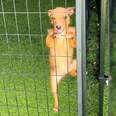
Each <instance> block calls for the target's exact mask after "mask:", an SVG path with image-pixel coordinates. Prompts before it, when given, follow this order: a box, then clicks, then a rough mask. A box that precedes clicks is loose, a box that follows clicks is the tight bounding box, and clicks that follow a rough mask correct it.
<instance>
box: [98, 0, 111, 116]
mask: <svg viewBox="0 0 116 116" xmlns="http://www.w3.org/2000/svg"><path fill="white" fill-rule="evenodd" d="M110 7H111V5H110V0H101V30H100V72H99V80H100V83H99V116H103V107H104V106H103V98H104V84H105V81H106V78H105V77H104V76H107V77H108V78H107V79H108V81H109V84H110V79H111V71H110V70H111V69H110V68H111V66H110V56H111V53H110V43H111V42H110V41H111V40H110V39H111V36H110V31H111V30H110V28H111V27H110V25H111V24H110V20H111V19H110V13H111V12H110ZM109 88H110V85H109ZM109 91H110V89H109ZM109 94H110V92H109ZM108 97H109V95H108ZM109 107H110V105H109ZM108 110H109V108H108ZM108 114H110V110H109V112H108Z"/></svg>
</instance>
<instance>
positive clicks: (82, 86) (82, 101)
mask: <svg viewBox="0 0 116 116" xmlns="http://www.w3.org/2000/svg"><path fill="white" fill-rule="evenodd" d="M76 30H77V64H78V65H77V72H78V74H77V76H78V81H77V83H78V116H87V111H86V99H87V98H86V92H87V90H86V0H76Z"/></svg>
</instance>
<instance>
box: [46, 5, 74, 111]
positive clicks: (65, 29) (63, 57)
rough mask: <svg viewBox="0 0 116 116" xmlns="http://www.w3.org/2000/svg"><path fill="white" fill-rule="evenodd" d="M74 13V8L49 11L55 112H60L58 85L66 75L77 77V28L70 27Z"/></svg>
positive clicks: (48, 41) (59, 8)
mask: <svg viewBox="0 0 116 116" xmlns="http://www.w3.org/2000/svg"><path fill="white" fill-rule="evenodd" d="M73 13H74V8H73V7H69V8H62V7H57V8H55V9H52V10H49V11H48V15H49V17H50V20H51V23H52V25H53V28H52V29H50V30H49V32H48V35H47V38H46V45H47V47H48V48H49V50H50V53H49V62H50V79H51V89H52V93H53V97H54V109H53V110H54V111H55V112H58V93H57V86H58V83H59V82H60V80H61V79H62V78H63V77H64V76H65V75H66V74H70V75H72V76H76V60H75V59H73V53H74V48H75V47H76V38H75V35H76V34H75V28H74V27H71V26H69V24H70V16H71V15H73Z"/></svg>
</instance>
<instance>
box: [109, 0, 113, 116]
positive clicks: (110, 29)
mask: <svg viewBox="0 0 116 116" xmlns="http://www.w3.org/2000/svg"><path fill="white" fill-rule="evenodd" d="M108 7H109V8H108V15H109V18H108V22H109V23H108V24H109V25H108V32H109V34H108V40H109V92H108V116H111V80H112V75H111V39H112V32H111V31H112V10H113V8H112V0H109V5H108Z"/></svg>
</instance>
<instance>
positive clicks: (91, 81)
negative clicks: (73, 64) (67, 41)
mask: <svg viewBox="0 0 116 116" xmlns="http://www.w3.org/2000/svg"><path fill="white" fill-rule="evenodd" d="M96 2H98V1H95V0H92V1H90V0H88V1H86V0H76V1H70V0H48V1H46V0H33V1H32V0H1V1H0V68H1V70H0V115H1V116H54V115H57V116H75V115H78V116H83V115H84V116H86V115H89V116H93V115H95V116H96V115H98V113H99V115H100V116H101V115H103V112H105V114H107V108H106V107H107V105H108V104H107V102H108V101H107V100H108V97H107V95H105V97H104V95H103V94H102V92H103V90H104V88H102V87H103V86H104V85H103V84H104V83H103V82H105V81H103V80H104V71H101V74H102V76H100V77H103V78H100V82H98V81H97V79H96V77H97V76H98V75H97V76H96V75H95V71H94V66H93V64H94V62H95V61H96V59H97V58H98V57H99V55H98V54H97V52H98V51H99V47H98V46H97V45H98V44H99V43H97V42H98V41H99V38H98V37H97V33H98V32H97V31H98V28H99V29H100V26H99V27H98V26H97V23H100V22H99V21H101V23H100V24H101V28H102V29H101V36H102V34H104V33H105V32H103V31H104V28H106V27H107V26H106V25H105V23H106V22H107V20H105V19H107V18H106V17H107V16H109V14H108V12H110V11H106V9H107V6H103V5H108V3H109V2H108V0H104V1H103V0H101V4H102V5H101V6H102V7H101V18H99V19H101V20H99V19H98V15H97V13H96V12H97V11H96V9H97V7H96V6H97V5H96ZM103 2H105V4H104V3H103ZM58 6H62V7H68V6H75V7H76V15H75V16H74V17H72V21H71V25H73V26H76V29H77V41H78V42H77V50H76V54H77V64H78V65H77V67H78V68H77V71H78V77H77V78H75V79H74V78H70V77H66V78H65V79H64V80H63V82H61V84H60V86H59V105H60V110H59V112H58V113H57V114H55V113H54V112H53V111H52V103H53V101H52V96H51V92H50V85H49V65H48V49H47V48H46V45H45V37H46V35H47V29H49V28H50V27H51V26H50V21H49V19H48V16H47V12H48V10H49V9H53V8H55V7H58ZM110 7H111V6H110ZM108 9H110V8H108ZM98 11H100V8H98ZM102 11H104V12H102ZM102 13H105V15H104V14H102ZM103 16H105V17H103ZM75 17H76V18H75ZM75 19H76V21H75ZM108 20H109V23H110V19H108ZM75 23H76V24H75ZM109 23H108V24H109ZM102 24H103V25H102ZM109 29H110V28H108V32H109ZM108 35H110V33H108ZM108 35H107V37H109V36H108ZM105 36H106V35H105ZM109 38H110V37H109ZM109 38H107V40H106V38H104V37H101V39H100V41H101V42H100V46H101V48H100V51H101V52H100V56H101V57H100V66H101V68H103V67H102V66H104V65H105V66H106V67H107V68H108V67H110V63H109V61H110V58H109V57H110V55H109V54H110V53H109V52H110V51H109V46H110V44H109V43H110V40H109ZM104 41H106V43H105V44H106V46H105V47H107V51H108V53H109V54H108V55H107V59H105V61H106V62H105V63H104V61H103V54H104V56H105V54H106V51H105V53H104V49H105V48H104ZM107 42H108V43H107ZM107 61H108V62H107ZM96 67H97V66H95V68H96ZM101 68H100V69H101ZM101 70H102V69H101ZM107 70H110V69H109V68H108V69H107ZM106 72H110V71H106ZM97 74H98V72H97ZM106 76H110V74H106ZM99 83H100V91H101V93H100V96H99V99H98V88H99ZM105 88H107V87H106V86H105ZM105 92H109V91H108V90H107V89H105ZM104 98H105V102H106V103H104ZM98 100H100V102H99V105H98ZM98 106H99V107H98ZM93 107H94V108H93ZM104 107H105V108H104ZM98 109H99V111H98Z"/></svg>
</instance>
